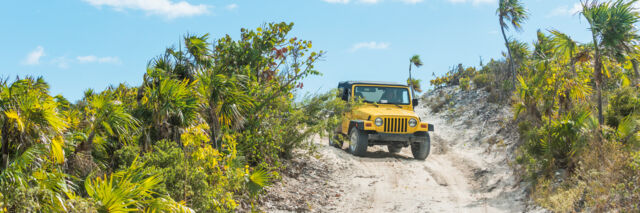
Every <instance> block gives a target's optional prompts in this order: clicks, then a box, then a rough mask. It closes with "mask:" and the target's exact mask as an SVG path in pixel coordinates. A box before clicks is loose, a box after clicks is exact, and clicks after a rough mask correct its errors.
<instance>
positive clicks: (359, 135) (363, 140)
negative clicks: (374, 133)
mask: <svg viewBox="0 0 640 213" xmlns="http://www.w3.org/2000/svg"><path fill="white" fill-rule="evenodd" d="M349 139H350V140H349V152H351V154H353V155H355V156H364V154H366V153H367V146H369V135H368V134H367V133H365V132H362V131H360V130H358V129H356V128H355V127H354V128H352V129H351V132H350V134H349Z"/></svg>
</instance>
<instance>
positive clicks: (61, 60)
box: [51, 56, 69, 69]
mask: <svg viewBox="0 0 640 213" xmlns="http://www.w3.org/2000/svg"><path fill="white" fill-rule="evenodd" d="M51 63H52V64H55V65H56V66H58V68H60V69H67V68H69V59H67V57H64V56H62V57H57V58H54V59H53V60H51Z"/></svg>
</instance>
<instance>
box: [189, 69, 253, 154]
mask: <svg viewBox="0 0 640 213" xmlns="http://www.w3.org/2000/svg"><path fill="white" fill-rule="evenodd" d="M239 78H242V76H240V75H232V76H231V77H228V76H226V75H222V74H216V73H215V72H213V71H205V72H202V73H200V75H198V86H197V92H198V94H199V96H200V97H201V99H202V100H203V101H202V103H201V107H200V114H201V115H202V117H203V118H204V119H205V120H206V121H207V124H208V125H209V131H210V132H209V134H210V135H209V137H210V140H211V142H212V143H214V144H216V145H217V143H215V142H216V141H217V139H218V137H219V132H220V129H221V128H222V127H231V128H233V129H239V128H240V127H242V124H243V123H244V121H245V116H246V114H247V112H248V111H249V109H250V108H251V107H253V103H252V101H251V98H250V97H249V96H248V95H246V94H245V93H243V92H242V91H241V88H242V86H243V84H242V83H241V82H242V81H241V80H239Z"/></svg>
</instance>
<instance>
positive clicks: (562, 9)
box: [547, 3, 582, 17]
mask: <svg viewBox="0 0 640 213" xmlns="http://www.w3.org/2000/svg"><path fill="white" fill-rule="evenodd" d="M580 11H582V5H581V4H580V3H575V4H573V6H571V8H569V6H567V5H562V6H559V7H556V8H555V9H553V10H552V11H551V12H550V13H549V14H548V15H547V17H552V16H565V15H575V14H577V13H579V12H580Z"/></svg>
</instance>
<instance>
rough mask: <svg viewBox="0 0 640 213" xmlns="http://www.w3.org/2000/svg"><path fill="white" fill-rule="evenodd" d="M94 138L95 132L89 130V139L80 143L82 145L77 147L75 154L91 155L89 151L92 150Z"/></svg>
mask: <svg viewBox="0 0 640 213" xmlns="http://www.w3.org/2000/svg"><path fill="white" fill-rule="evenodd" d="M95 136H96V131H95V130H91V133H89V137H88V138H87V140H86V141H82V143H80V145H78V147H77V148H76V151H75V153H79V152H88V154H91V151H92V149H93V138H95Z"/></svg>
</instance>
